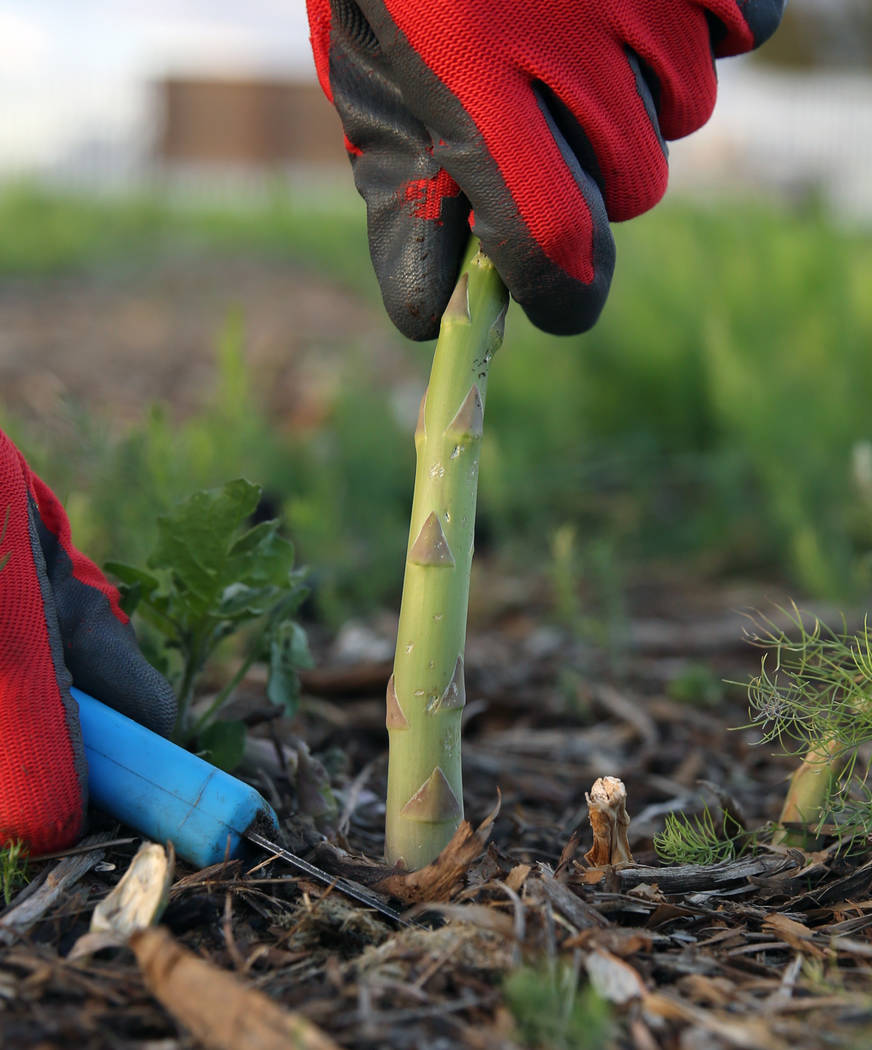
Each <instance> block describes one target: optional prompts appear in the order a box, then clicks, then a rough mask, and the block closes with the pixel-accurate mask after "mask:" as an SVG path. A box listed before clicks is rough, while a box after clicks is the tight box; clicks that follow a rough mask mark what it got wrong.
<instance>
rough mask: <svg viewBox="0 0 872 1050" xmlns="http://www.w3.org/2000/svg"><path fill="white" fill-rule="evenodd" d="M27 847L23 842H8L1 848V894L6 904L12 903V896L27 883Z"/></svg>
mask: <svg viewBox="0 0 872 1050" xmlns="http://www.w3.org/2000/svg"><path fill="white" fill-rule="evenodd" d="M28 878H29V876H28V873H27V849H26V847H25V845H24V843H23V842H20V841H18V840H16V841H15V842H7V843H6V845H5V846H3V847H2V848H0V894H2V897H3V903H4V905H6V906H8V905H9V904H11V903H12V898H13V897H14V896H15V894H16V893H17V892H18V891H19V890H20V889H21V888H22V887H23V886H26V885H27V881H28Z"/></svg>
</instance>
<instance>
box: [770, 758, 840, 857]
mask: <svg viewBox="0 0 872 1050" xmlns="http://www.w3.org/2000/svg"><path fill="white" fill-rule="evenodd" d="M844 750H845V748H844V745H843V744H842V743H841V742H840V741H839V740H837V739H836V738H835V737H833V738H832V739H831V740H828V741H826V742H825V743H822V744H817V745H815V746H813V747H811V748H810V749H809V751H808V753H807V754H806V756H805V758H804V759H803V761H802V764H801V765H800V766H799V768H798V769H796V770H795V771H794V774H793V776H792V777H791V778H790V787H789V788H788V790H787V795H786V797H785V799H784V805H783V806H782V807H781V816H780V817H779V820H778V823H779V827H778V828H777V830H776V831H775V833H774V834H773V836H772V842H773V843H774V844H775V845H778V844H783V845H785V846H804V845H806V843H807V842H808V839H809V835H808V834H806V833H803V832H797V831H795V830H792V829H788V828H787V827H785V825H787V824H805V825H807V826H808V827H809V828H811V829H812V830H813V829H814V828H815V827H816V826H817V825H818V824H819V823H820V822H821V820H822V818H823V817H824V816H825V814H826V809H827V804H828V802H829V800H830V797H831V795H832V792H833V784H834V783H835V782H836V781H837V780H838V777H839V773H840V771H841V770H842V769H843V768H844V765H845V759H844Z"/></svg>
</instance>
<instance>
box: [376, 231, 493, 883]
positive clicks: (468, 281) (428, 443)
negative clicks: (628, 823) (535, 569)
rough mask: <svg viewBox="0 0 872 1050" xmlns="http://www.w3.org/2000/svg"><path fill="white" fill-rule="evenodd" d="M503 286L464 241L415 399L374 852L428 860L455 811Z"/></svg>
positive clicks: (456, 817)
mask: <svg viewBox="0 0 872 1050" xmlns="http://www.w3.org/2000/svg"><path fill="white" fill-rule="evenodd" d="M507 305H508V293H507V292H506V289H505V287H504V286H503V283H502V281H501V280H500V278H499V275H498V274H497V272H496V269H495V268H494V266H493V264H492V263H491V262H490V260H489V259H488V258H487V257H486V256H485V255H484V254H483V253H482V252H481V251H480V249H479V248H478V242H477V241H475V240H474V241H473V242H472V244H471V245H470V249H469V251H468V252H467V255H466V258H465V260H464V264H463V267H462V269H461V273H460V278H459V279H458V282H457V286H456V288H455V290H454V294H453V295H452V297H451V301H450V302H449V304H448V306H447V307H446V309H445V313H444V314H443V317H442V325H441V329H440V333H439V341H438V343H437V345H436V353H435V356H434V359H433V368H432V371H431V373H430V384H429V386H428V387H427V391H426V393H425V395H424V399H423V401H422V402H421V411H420V414H419V418H418V426H417V428H416V430H415V447H416V449H417V454H418V459H417V468H416V471H415V494H414V499H413V502H412V520H411V528H410V531H409V547H408V552H407V556H406V573H405V579H404V582H403V597H402V603H401V606H400V622H399V633H398V635H397V649H396V655H395V657H394V673H393V674H392V675H391V679H390V681H389V683H388V690H387V719H386V724H387V728H388V735H389V739H390V751H389V761H388V798H387V814H386V828H385V855H386V857H387V860H388V861H389V862H390V863H392V864H396V863H398V862H399V863H402V864H403V865H405V867H407V868H409V869H414V868H419V867H422V866H423V865H425V864H428V863H429V862H430V861H431V860H433V858H434V857H436V856H437V855H438V853H439V852H440V851H441V850H442V848H443V847H444V846H445V845H446V844H447V843H448V841H449V840H450V839H451V836H452V835H453V834H454V832H455V830H456V829H457V826H458V825H459V823H460V821H461V820H462V818H463V784H462V778H461V768H460V721H461V715H462V712H463V705H464V703H465V698H466V693H465V687H464V678H463V655H464V646H465V644H466V613H467V605H468V601H469V572H470V566H471V565H472V546H473V527H474V524H475V503H476V495H477V491H478V464H479V454H480V449H481V438H482V422H483V418H484V402H485V393H486V389H487V376H488V367H489V365H490V361H491V358H492V357H493V355H494V353H495V352H496V350H497V348H498V347H499V345H500V343H501V342H502V337H503V322H504V319H505V314H506V307H507Z"/></svg>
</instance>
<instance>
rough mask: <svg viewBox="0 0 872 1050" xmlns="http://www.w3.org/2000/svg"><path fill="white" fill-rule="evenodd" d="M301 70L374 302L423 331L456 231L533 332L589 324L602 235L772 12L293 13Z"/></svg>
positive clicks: (667, 0) (604, 264)
mask: <svg viewBox="0 0 872 1050" xmlns="http://www.w3.org/2000/svg"><path fill="white" fill-rule="evenodd" d="M307 4H308V10H309V22H310V26H311V31H312V44H313V49H314V54H315V64H316V66H317V70H318V76H319V79H320V81H321V85H322V87H323V89H324V91H325V92H326V94H327V96H328V98H330V99H331V100H332V101H333V103H334V104H335V106H336V109H337V110H338V112H339V115H340V117H341V119H342V124H343V127H344V130H345V135H346V148H347V150H348V152H349V154H350V156H351V162H352V165H353V167H354V177H355V182H356V184H357V188H358V190H359V191H360V193H361V194H362V196H363V197H364V198H365V199H366V203H367V214H368V223H369V244H370V252H371V255H372V259H373V263H374V266H375V270H376V274H377V276H378V279H379V282H380V284H381V288H382V295H383V297H384V301H385V306H386V307H387V310H388V313H389V314H390V316H391V318H392V320H393V321H394V323H395V324H396V325H397V327H398V328H399V329H400V330H401V331H402V332H404V333H405V334H406V335H408V336H410V337H411V338H413V339H427V338H431V337H433V336H435V335H436V333H437V330H438V324H439V318H440V317H441V314H442V311H443V309H444V307H445V305H446V303H447V301H448V297H449V296H450V294H451V291H452V288H453V286H454V282H455V279H456V277H457V273H458V269H459V265H460V258H461V255H462V252H463V248H464V246H465V243H466V240H467V237H468V225H467V223H468V219H469V212H470V207H471V208H472V209H473V212H474V220H473V230H474V232H475V234H476V236H478V237H479V238H480V239H481V242H482V244H483V246H484V248H485V251H486V252H487V254H488V255H489V256H490V257H491V259H492V260H493V261H494V263H495V264H496V267H497V269H498V270H499V272H500V275H501V276H502V278H503V280H504V281H505V283H506V284H507V286H508V288H509V291H510V292H511V293H512V296H513V297H514V298H515V299H516V300H517V301H518V302H519V303H520V304H521V305H522V306H523V307H524V309H525V310H526V312H527V314H528V315H529V317H530V319H531V320H532V321H533V323H534V324H536V325H538V326H539V327H540V328H543V329H545V330H546V331H549V332H555V333H558V334H570V333H575V332H580V331H584V330H585V329H587V328H589V327H590V326H591V325H593V324H594V322H595V321H596V319H597V317H598V316H599V313H600V310H601V309H602V306H603V304H604V302H605V298H606V295H607V293H608V288H609V284H610V282H611V276H612V270H613V268H614V254H615V250H614V243H613V241H612V237H611V233H610V231H609V226H608V220H610V219H611V220H621V219H629V218H632V217H633V216H636V215H639V214H640V213H641V212H643V211H646V210H647V209H648V208H650V207H652V206H653V205H654V204H656V203H657V201H658V200H659V199H660V197H661V196H662V194H663V192H664V190H665V189H666V179H667V163H666V146H665V142H664V140H665V139H675V138H680V137H681V136H683V135H688V134H689V133H690V132H692V131H694V130H695V129H697V128H699V127H700V126H701V125H702V124H704V123H705V121H706V120H707V119H708V118H709V116H710V114H711V111H712V107H713V106H714V102H715V94H716V75H715V69H714V62H713V55H715V56H717V57H721V56H724V55H731V54H737V53H739V52H743V51H749V50H751V48H753V47H755V46H757V45H758V44H760V43H762V41H763V40H765V39H766V38H767V37H768V36H769V35H770V34H771V33H772V32H773V30H774V29H775V27H776V26H777V24H778V21H779V19H780V17H781V11H782V8H783V4H784V0H440V2H438V3H421V2H420V0H307Z"/></svg>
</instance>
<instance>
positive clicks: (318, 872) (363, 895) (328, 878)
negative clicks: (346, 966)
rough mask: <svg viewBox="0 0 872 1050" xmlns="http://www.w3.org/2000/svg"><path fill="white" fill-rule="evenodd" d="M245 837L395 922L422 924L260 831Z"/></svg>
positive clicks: (249, 832) (411, 924) (252, 832)
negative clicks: (287, 848) (264, 835)
mask: <svg viewBox="0 0 872 1050" xmlns="http://www.w3.org/2000/svg"><path fill="white" fill-rule="evenodd" d="M245 837H246V838H247V839H248V841H249V842H253V843H254V844H255V845H257V846H260V847H261V849H264V850H266V851H267V852H268V853H272V854H274V855H275V856H276V857H281V858H282V860H285V861H287V862H288V864H290V865H291V866H292V867H294V868H296V869H297V870H298V871H302V872H303V873H304V874H306V875H308V876H309V877H310V878H313V879H315V880H316V881H317V882H323V883H325V884H326V885H328V886H334V887H335V888H336V889H337V890H339V892H340V893H344V894H345V896H346V897H351V898H352V899H353V900H356V901H358V902H359V903H360V904H365V905H366V906H367V907H368V908H374V909H375V910H376V911H377V912H380V913H381V914H382V915H385V916H387V917H388V918H389V919H393V920H394V922H397V923H399V924H400V925H401V926H420V925H421V924H420V923H417V922H414V921H410V920H409V919H405V918H403V916H402V915H401V914H400V913H399V912H398V911H397V910H396V909H395V908H392V907H391V906H390V905H389V904H385V903H384V901H383V900H381V899H380V898H379V897H377V896H376V895H375V894H374V893H370V892H369V890H367V889H365V888H364V887H363V886H358V885H357V883H354V882H350V881H349V880H348V879H344V878H342V876H341V875H331V874H330V872H329V871H322V869H321V868H316V867H315V865H314V864H310V863H309V862H308V861H307V860H303V858H302V857H298V856H297V855H296V853H291V852H290V851H289V850H286V849H282V847H281V846H277V845H276V844H275V843H274V842H270V840H269V839H266V838H264V837H263V835H260V834H258V832H256V831H247V832H246V833H245Z"/></svg>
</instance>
